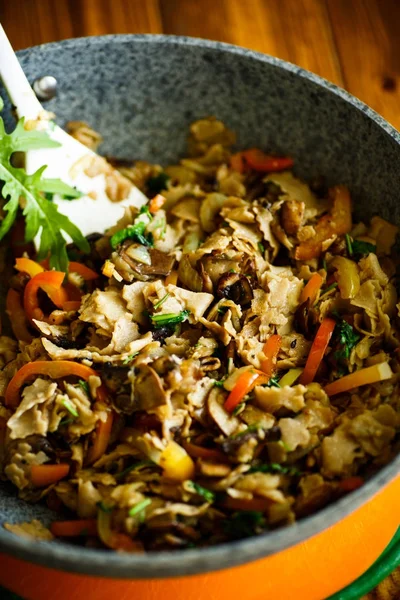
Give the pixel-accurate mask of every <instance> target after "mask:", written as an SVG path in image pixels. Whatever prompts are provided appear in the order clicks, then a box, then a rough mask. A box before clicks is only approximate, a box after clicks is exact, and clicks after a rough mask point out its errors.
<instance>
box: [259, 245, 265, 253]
mask: <svg viewBox="0 0 400 600" xmlns="http://www.w3.org/2000/svg"><path fill="white" fill-rule="evenodd" d="M257 246H258V249H259V251H260V252H261V254H264V252H265V248H264V246H263V244H262V243H261V242H258V244H257Z"/></svg>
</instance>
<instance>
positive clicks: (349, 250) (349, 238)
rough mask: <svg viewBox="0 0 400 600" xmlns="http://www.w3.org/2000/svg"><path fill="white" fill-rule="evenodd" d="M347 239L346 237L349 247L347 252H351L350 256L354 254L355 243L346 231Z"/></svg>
mask: <svg viewBox="0 0 400 600" xmlns="http://www.w3.org/2000/svg"><path fill="white" fill-rule="evenodd" d="M345 239H346V247H347V252H348V253H349V256H353V244H352V239H351V237H350V236H349V234H348V233H346V235H345Z"/></svg>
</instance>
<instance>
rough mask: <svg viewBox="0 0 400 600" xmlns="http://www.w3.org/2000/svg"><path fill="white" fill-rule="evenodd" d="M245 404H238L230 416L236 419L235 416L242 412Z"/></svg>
mask: <svg viewBox="0 0 400 600" xmlns="http://www.w3.org/2000/svg"><path fill="white" fill-rule="evenodd" d="M245 404H246V403H245V402H241V403H240V404H238V405H237V406H236V407H235V409H234V410H233V411H232V415H233V416H234V417H236V415H238V414H239V413H240V412H242V408H243V407H244V406H245Z"/></svg>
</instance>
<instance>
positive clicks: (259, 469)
mask: <svg viewBox="0 0 400 600" xmlns="http://www.w3.org/2000/svg"><path fill="white" fill-rule="evenodd" d="M247 473H282V475H301V472H300V471H299V469H296V467H292V466H288V465H280V464H279V463H268V464H263V465H254V466H252V467H250V469H249V470H248V471H247Z"/></svg>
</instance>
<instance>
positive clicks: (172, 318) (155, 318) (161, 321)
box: [150, 310, 190, 329]
mask: <svg viewBox="0 0 400 600" xmlns="http://www.w3.org/2000/svg"><path fill="white" fill-rule="evenodd" d="M189 314H190V312H189V311H188V310H182V311H181V312H180V313H177V314H175V313H166V314H160V315H151V317H150V318H151V320H152V323H153V325H154V327H155V328H156V329H160V328H161V327H169V326H171V325H176V324H177V323H183V322H184V321H186V319H187V318H188V316H189Z"/></svg>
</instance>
